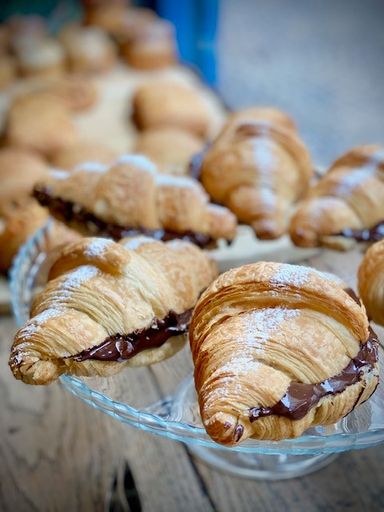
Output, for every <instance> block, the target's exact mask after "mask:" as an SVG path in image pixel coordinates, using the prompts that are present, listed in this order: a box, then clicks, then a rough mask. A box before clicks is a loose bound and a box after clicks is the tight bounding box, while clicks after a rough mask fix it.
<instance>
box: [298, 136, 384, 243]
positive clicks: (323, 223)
mask: <svg viewBox="0 0 384 512" xmlns="http://www.w3.org/2000/svg"><path fill="white" fill-rule="evenodd" d="M290 234H291V238H292V240H293V242H294V243H295V244H296V245H298V246H301V247H315V246H326V247H331V248H334V249H340V250H342V249H349V248H350V247H351V245H353V244H354V243H355V241H359V242H369V241H372V242H373V241H377V240H380V239H381V238H383V237H384V148H383V147H382V146H379V145H365V146H359V147H356V148H354V149H352V150H351V151H348V152H347V153H346V154H345V155H343V156H341V157H340V158H339V159H337V160H336V162H334V164H333V165H332V166H331V167H330V169H329V170H328V172H327V173H326V174H325V176H324V177H323V178H322V179H321V180H320V181H319V183H317V185H315V186H314V187H313V188H312V189H311V190H310V191H309V193H308V195H307V197H306V198H305V200H304V201H303V202H302V203H301V204H300V205H299V207H298V209H297V211H296V213H295V215H294V216H293V218H292V221H291V226H290Z"/></svg>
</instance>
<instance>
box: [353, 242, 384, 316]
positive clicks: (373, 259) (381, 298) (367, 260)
mask: <svg viewBox="0 0 384 512" xmlns="http://www.w3.org/2000/svg"><path fill="white" fill-rule="evenodd" d="M383 236H384V232H383ZM358 285H359V293H360V296H361V299H362V301H363V303H364V306H365V307H366V308H367V313H368V316H369V318H371V319H372V320H373V321H374V322H376V323H377V324H380V325H384V240H382V241H381V242H376V243H375V244H373V245H372V246H371V247H370V248H369V249H368V251H367V252H366V253H365V255H364V258H363V259H362V261H361V263H360V266H359V271H358Z"/></svg>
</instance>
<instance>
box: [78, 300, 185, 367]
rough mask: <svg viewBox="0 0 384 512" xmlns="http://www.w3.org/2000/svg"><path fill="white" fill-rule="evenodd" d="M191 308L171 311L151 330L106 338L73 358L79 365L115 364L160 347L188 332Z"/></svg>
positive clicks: (156, 319) (151, 327)
mask: <svg viewBox="0 0 384 512" xmlns="http://www.w3.org/2000/svg"><path fill="white" fill-rule="evenodd" d="M192 309H193V308H191V309H188V310H187V311H184V313H180V314H178V313H175V312H174V311H170V312H169V313H168V315H167V316H166V317H164V318H162V319H159V318H155V319H154V320H153V322H152V323H151V325H150V326H149V327H146V328H145V329H140V330H137V331H134V332H131V333H130V334H114V335H113V336H109V337H108V338H106V339H105V340H104V341H103V342H102V343H101V344H100V345H96V346H94V347H91V348H88V349H86V350H83V351H82V352H80V353H79V354H77V355H75V356H72V359H74V360H75V361H77V362H81V361H87V360H88V359H92V360H96V361H116V362H122V361H126V360H127V359H131V358H132V357H134V356H135V355H136V354H139V353H140V352H142V351H143V350H147V349H149V348H158V347H161V345H163V344H164V343H165V342H166V341H167V340H168V339H169V338H171V337H172V336H179V335H180V334H184V333H185V332H187V330H188V326H189V322H190V320H191V316H192Z"/></svg>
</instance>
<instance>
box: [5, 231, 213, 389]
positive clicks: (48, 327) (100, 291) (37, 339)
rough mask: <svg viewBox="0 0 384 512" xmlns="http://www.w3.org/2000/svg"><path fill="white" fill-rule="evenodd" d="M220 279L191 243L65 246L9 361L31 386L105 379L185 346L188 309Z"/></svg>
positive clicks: (139, 241)
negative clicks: (73, 378) (68, 377)
mask: <svg viewBox="0 0 384 512" xmlns="http://www.w3.org/2000/svg"><path fill="white" fill-rule="evenodd" d="M216 275H217V271H216V267H215V265H214V264H213V263H212V262H211V260H210V259H209V258H208V257H207V256H206V254H205V253H204V252H203V251H201V250H200V249H199V248H198V247H196V246H194V245H193V244H191V243H189V242H184V241H180V240H175V241H172V242H167V243H163V242H159V241H155V240H153V239H151V238H147V237H136V238H132V239H129V240H122V241H121V242H120V243H115V242H113V241H112V240H109V239H103V238H88V239H82V240H80V241H78V242H75V243H72V244H69V245H67V246H66V247H65V248H62V249H61V251H60V255H59V258H58V259H57V260H56V262H55V263H54V265H53V266H52V268H51V271H50V276H49V281H48V283H47V285H46V287H45V289H44V290H43V291H42V292H41V293H39V294H38V295H37V297H36V299H35V300H34V303H33V306H32V311H31V319H30V320H29V321H28V322H27V323H26V325H25V326H24V327H22V328H21V329H19V331H18V332H17V333H16V336H15V339H14V343H13V346H12V351H11V355H10V360H9V364H10V367H11V370H12V372H13V374H14V376H15V377H16V378H17V379H20V380H23V381H24V382H26V383H28V384H49V383H50V382H52V381H53V380H55V379H57V378H58V377H59V376H60V375H62V374H63V373H69V374H73V375H83V376H108V375H111V374H114V373H117V372H119V371H120V370H122V369H123V368H124V367H126V366H146V365H149V364H152V363H156V362H159V361H161V360H163V359H166V358H167V357H170V356H171V355H173V354H174V353H175V352H177V351H178V350H180V348H182V346H183V344H184V342H185V339H186V336H185V333H186V331H187V328H188V324H189V320H190V314H191V308H193V307H194V305H195V303H196V300H197V298H198V297H199V295H200V293H201V292H202V290H204V289H205V288H206V287H207V286H208V285H209V283H210V282H211V281H212V280H213V279H214V277H215V276H216Z"/></svg>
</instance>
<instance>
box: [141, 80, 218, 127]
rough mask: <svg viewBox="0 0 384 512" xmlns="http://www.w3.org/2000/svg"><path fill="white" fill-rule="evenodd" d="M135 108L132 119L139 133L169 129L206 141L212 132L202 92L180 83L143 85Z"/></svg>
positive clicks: (150, 83) (157, 82)
mask: <svg viewBox="0 0 384 512" xmlns="http://www.w3.org/2000/svg"><path fill="white" fill-rule="evenodd" d="M132 107H133V113H132V118H133V120H134V122H135V124H136V126H137V127H138V128H139V129H140V130H147V129H149V128H159V127H165V126H166V127H174V128H180V129H183V130H186V131H190V132H192V133H194V134H195V135H197V136H199V137H205V136H206V135H207V132H208V129H209V124H210V118H209V113H208V110H207V108H206V105H205V103H204V101H203V99H202V98H201V95H200V94H199V92H198V91H197V90H194V89H192V88H191V87H187V86H185V85H183V84H179V83H177V82H165V81H154V82H148V83H145V84H143V85H141V86H140V87H139V88H138V89H137V91H136V93H135V95H134V97H133V102H132Z"/></svg>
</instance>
